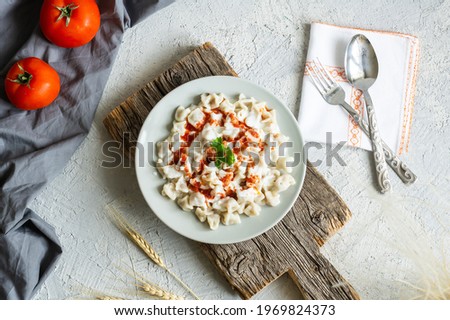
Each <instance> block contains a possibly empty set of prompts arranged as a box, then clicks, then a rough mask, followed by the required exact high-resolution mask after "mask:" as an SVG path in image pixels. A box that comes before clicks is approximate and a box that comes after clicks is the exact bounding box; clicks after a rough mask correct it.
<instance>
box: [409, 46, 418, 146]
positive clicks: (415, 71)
mask: <svg viewBox="0 0 450 320" xmlns="http://www.w3.org/2000/svg"><path fill="white" fill-rule="evenodd" d="M415 52H416V59H415V63H414V70H413V79H412V88H411V90H412V94H411V101H410V116H409V126H408V139H407V141H406V150H405V152H406V153H408V152H409V142H410V141H411V127H412V120H413V114H414V100H415V97H416V82H417V71H418V68H419V58H420V46H419V41H415Z"/></svg>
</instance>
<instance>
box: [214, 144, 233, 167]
mask: <svg viewBox="0 0 450 320" xmlns="http://www.w3.org/2000/svg"><path fill="white" fill-rule="evenodd" d="M211 147H213V148H214V149H215V150H216V161H215V162H214V164H215V165H216V167H217V168H219V169H220V167H221V166H222V164H223V163H226V164H227V165H229V166H231V165H232V164H233V163H234V161H235V160H236V159H235V158H234V154H233V151H232V150H231V149H230V147H225V146H224V145H223V141H222V138H221V137H219V138H216V139H214V140H213V141H211Z"/></svg>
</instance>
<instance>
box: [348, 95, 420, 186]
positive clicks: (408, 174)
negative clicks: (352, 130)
mask: <svg viewBox="0 0 450 320" xmlns="http://www.w3.org/2000/svg"><path fill="white" fill-rule="evenodd" d="M341 106H342V107H343V108H344V110H345V111H347V112H348V113H349V114H350V116H351V117H352V118H353V120H355V122H356V123H357V124H358V125H359V127H360V128H361V130H362V131H363V132H364V133H365V134H366V135H367V136H368V137H370V133H369V125H368V124H367V122H366V120H364V119H363V118H362V117H361V116H360V115H359V114H358V112H356V110H355V109H353V108H352V107H351V106H350V105H349V104H348V103H347V102H345V101H342V103H341ZM381 144H382V146H383V149H384V156H385V158H386V162H387V163H388V164H389V166H390V167H391V168H392V170H394V172H395V173H396V174H397V176H398V177H399V178H400V179H401V180H402V181H403V183H405V184H413V183H414V182H416V180H417V176H416V175H415V174H414V173H413V172H412V171H411V169H409V168H408V166H407V165H406V163H404V162H403V161H402V160H400V158H399V157H397V155H396V154H395V153H394V151H392V150H391V148H389V146H388V145H387V144H386V142H384V141H383V140H381Z"/></svg>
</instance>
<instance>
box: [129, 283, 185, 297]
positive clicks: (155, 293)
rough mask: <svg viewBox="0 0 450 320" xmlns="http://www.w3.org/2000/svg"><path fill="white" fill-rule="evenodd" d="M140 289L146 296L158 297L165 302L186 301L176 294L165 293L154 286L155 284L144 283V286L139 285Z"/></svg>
mask: <svg viewBox="0 0 450 320" xmlns="http://www.w3.org/2000/svg"><path fill="white" fill-rule="evenodd" d="M137 287H138V288H141V289H142V291H143V292H145V293H146V294H148V295H150V296H152V297H157V298H159V299H163V300H184V298H183V297H181V296H178V295H176V294H173V293H170V292H168V291H165V290H163V289H161V288H160V287H158V286H157V285H154V284H153V283H149V282H142V285H137Z"/></svg>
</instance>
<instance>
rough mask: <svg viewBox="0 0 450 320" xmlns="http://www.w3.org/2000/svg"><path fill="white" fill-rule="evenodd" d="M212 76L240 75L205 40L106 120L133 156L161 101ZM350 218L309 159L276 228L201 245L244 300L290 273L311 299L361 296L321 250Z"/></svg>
mask: <svg viewBox="0 0 450 320" xmlns="http://www.w3.org/2000/svg"><path fill="white" fill-rule="evenodd" d="M211 75H231V76H237V74H236V72H234V70H233V69H232V68H231V67H230V65H229V64H228V63H227V62H226V61H225V59H224V58H223V57H222V55H221V54H220V53H219V52H218V51H217V50H216V49H215V48H214V47H213V46H212V44H211V43H205V44H204V45H202V46H201V47H199V48H197V49H196V50H194V51H192V52H191V53H190V54H188V55H187V56H185V57H184V58H182V59H181V60H179V61H178V62H177V63H176V64H175V65H173V66H172V67H171V68H169V69H168V70H166V71H165V72H163V73H162V74H160V75H159V76H158V77H157V78H156V79H154V80H153V81H151V82H150V83H148V84H147V85H145V86H144V87H143V88H142V89H140V90H139V91H137V92H136V93H134V94H133V95H132V96H131V97H129V98H128V99H127V100H125V101H124V102H123V103H121V104H120V105H119V106H117V107H116V108H115V109H114V110H112V111H111V113H110V114H108V115H107V117H106V118H105V119H104V125H105V126H106V128H107V130H108V131H109V133H110V134H111V136H112V137H113V138H114V139H115V140H117V141H119V142H122V148H123V149H124V151H125V154H127V155H128V156H129V157H130V158H131V159H132V158H133V149H134V148H133V147H134V146H135V143H136V140H137V137H138V134H139V130H140V128H141V126H142V124H143V122H144V120H145V118H146V117H147V115H148V114H149V112H150V110H151V109H152V108H153V107H154V106H155V105H156V103H157V102H158V101H159V100H160V99H161V98H162V97H164V95H166V94H167V93H169V92H170V91H171V90H173V89H174V88H176V87H178V86H179V85H181V84H183V83H185V82H188V81H190V80H194V79H197V78H201V77H206V76H211ZM124 136H125V137H124ZM350 217H351V212H350V210H349V209H348V207H347V206H346V204H345V203H344V202H343V200H342V199H341V198H340V197H339V195H338V194H337V193H336V192H335V191H334V190H333V188H332V187H331V186H330V185H329V184H328V183H327V182H326V181H325V179H324V178H323V177H322V176H321V175H320V173H319V172H318V171H317V170H316V169H315V168H314V167H312V166H311V165H310V164H309V163H308V166H307V171H306V177H305V182H304V185H303V189H302V191H301V193H300V196H299V198H298V199H297V201H296V202H295V204H294V206H293V208H292V209H291V210H290V211H289V213H288V214H287V215H286V217H285V218H283V220H282V221H281V222H280V223H278V224H277V225H276V226H275V227H274V228H272V229H271V230H269V231H268V232H266V233H264V234H262V235H260V236H259V237H256V238H254V239H252V240H248V241H244V242H240V243H235V244H228V245H210V244H200V245H201V247H202V249H203V251H204V252H205V254H206V255H207V256H208V258H209V259H210V260H211V262H212V263H213V264H214V265H215V266H216V267H217V269H218V270H219V271H220V272H221V273H222V274H223V275H224V276H225V277H226V279H227V280H228V282H229V283H230V284H231V285H232V287H233V288H234V289H235V290H237V291H238V292H239V294H240V295H241V297H243V298H244V299H249V298H251V297H252V296H253V295H255V294H256V293H257V292H259V291H260V290H262V289H263V288H264V287H265V286H267V285H268V284H269V283H271V282H272V281H274V280H275V279H277V278H278V277H280V276H281V275H283V274H285V273H286V272H287V273H288V274H289V275H290V276H291V278H292V279H293V280H294V281H295V283H296V284H297V286H298V288H299V290H300V291H301V293H302V295H303V296H304V297H305V298H306V299H359V296H358V294H357V293H356V291H355V290H354V289H353V288H352V286H351V285H350V284H349V283H348V282H347V281H346V280H345V279H344V278H343V277H342V276H341V275H340V274H339V273H338V272H337V270H336V269H335V268H334V267H333V266H332V265H331V263H330V262H328V261H327V260H326V259H325V258H324V257H323V256H322V255H321V253H320V246H321V245H323V244H324V243H325V241H326V240H327V239H328V238H329V237H330V236H332V235H333V234H334V233H335V232H336V231H337V230H339V229H340V228H341V227H342V226H343V225H344V224H345V222H346V221H347V220H348V219H349V218H350Z"/></svg>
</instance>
